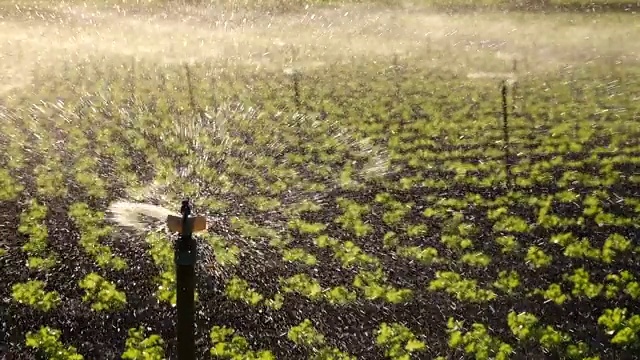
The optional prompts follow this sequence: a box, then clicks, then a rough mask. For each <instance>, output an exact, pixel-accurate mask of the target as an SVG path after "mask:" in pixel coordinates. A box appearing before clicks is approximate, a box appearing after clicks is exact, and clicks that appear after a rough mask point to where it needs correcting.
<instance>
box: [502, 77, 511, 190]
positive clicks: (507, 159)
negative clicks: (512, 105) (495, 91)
mask: <svg viewBox="0 0 640 360" xmlns="http://www.w3.org/2000/svg"><path fill="white" fill-rule="evenodd" d="M502 135H503V142H504V166H505V171H506V175H507V179H506V180H507V182H506V186H507V189H509V188H510V187H511V154H510V152H509V150H510V149H509V110H508V104H507V82H506V81H504V82H503V83H502Z"/></svg>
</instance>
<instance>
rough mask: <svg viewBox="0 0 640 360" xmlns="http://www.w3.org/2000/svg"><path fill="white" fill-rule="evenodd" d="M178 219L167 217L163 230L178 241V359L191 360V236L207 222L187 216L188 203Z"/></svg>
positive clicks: (193, 257) (194, 248)
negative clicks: (171, 234) (175, 234)
mask: <svg viewBox="0 0 640 360" xmlns="http://www.w3.org/2000/svg"><path fill="white" fill-rule="evenodd" d="M180 213H181V214H182V217H179V216H174V215H169V216H167V227H168V228H169V230H171V231H172V232H174V233H179V234H180V238H179V239H178V241H176V243H175V248H174V250H175V255H174V256H175V262H176V291H177V301H176V307H177V308H178V324H177V329H176V331H177V338H178V359H179V360H195V359H196V353H195V348H196V347H195V291H196V289H195V284H196V281H195V277H196V276H195V265H196V259H197V246H196V242H195V241H194V239H193V233H194V232H199V231H204V230H206V228H207V220H206V218H205V217H204V216H191V203H190V201H189V199H185V200H183V201H182V207H181V208H180Z"/></svg>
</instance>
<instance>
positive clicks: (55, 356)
mask: <svg viewBox="0 0 640 360" xmlns="http://www.w3.org/2000/svg"><path fill="white" fill-rule="evenodd" d="M60 334H61V332H60V330H57V329H52V328H49V327H46V326H45V327H41V328H40V329H39V330H38V331H37V332H32V331H29V332H28V333H27V340H26V344H27V346H28V347H31V348H35V349H37V350H38V351H39V352H40V353H41V354H43V355H44V356H45V357H46V358H47V359H51V360H83V359H84V357H83V356H82V355H80V354H78V353H77V352H76V348H75V347H73V346H65V345H64V344H63V343H62V342H61V341H60Z"/></svg>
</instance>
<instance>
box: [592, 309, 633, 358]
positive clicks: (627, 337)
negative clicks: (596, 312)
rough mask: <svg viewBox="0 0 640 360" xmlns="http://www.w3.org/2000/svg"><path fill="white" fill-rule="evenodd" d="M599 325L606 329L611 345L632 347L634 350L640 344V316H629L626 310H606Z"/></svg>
mask: <svg viewBox="0 0 640 360" xmlns="http://www.w3.org/2000/svg"><path fill="white" fill-rule="evenodd" d="M598 324H599V325H602V326H604V327H605V329H606V330H607V335H609V336H611V343H612V344H615V345H619V346H630V347H633V348H634V349H635V348H637V347H638V345H639V344H640V343H639V342H638V332H639V331H640V315H632V316H628V315H627V309H626V308H614V309H606V310H605V311H604V313H603V314H602V315H601V316H600V317H599V318H598Z"/></svg>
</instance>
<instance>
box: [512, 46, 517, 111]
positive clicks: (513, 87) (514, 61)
mask: <svg viewBox="0 0 640 360" xmlns="http://www.w3.org/2000/svg"><path fill="white" fill-rule="evenodd" d="M511 71H512V72H513V76H514V78H515V80H514V82H513V85H512V87H511V98H512V100H511V101H512V102H513V104H512V107H513V110H512V112H513V114H514V115H515V116H518V105H517V95H518V94H517V93H518V59H516V58H514V59H513V67H512V69H511Z"/></svg>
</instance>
